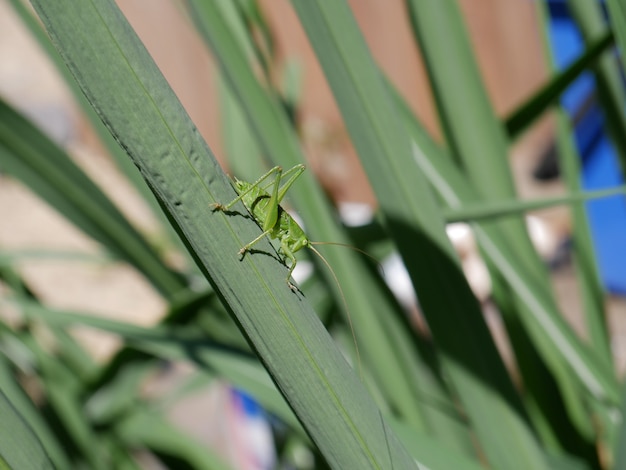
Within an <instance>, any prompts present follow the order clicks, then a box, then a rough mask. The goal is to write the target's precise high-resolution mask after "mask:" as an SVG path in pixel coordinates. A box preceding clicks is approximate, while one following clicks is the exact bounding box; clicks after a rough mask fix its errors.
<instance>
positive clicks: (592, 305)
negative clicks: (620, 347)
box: [537, 2, 619, 367]
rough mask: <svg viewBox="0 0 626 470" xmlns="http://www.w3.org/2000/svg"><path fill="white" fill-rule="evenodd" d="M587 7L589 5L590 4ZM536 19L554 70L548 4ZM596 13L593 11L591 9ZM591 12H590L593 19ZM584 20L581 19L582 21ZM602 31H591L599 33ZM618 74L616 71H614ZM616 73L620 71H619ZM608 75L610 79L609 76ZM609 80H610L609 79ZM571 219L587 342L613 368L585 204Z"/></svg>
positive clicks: (565, 167) (568, 147)
mask: <svg viewBox="0 0 626 470" xmlns="http://www.w3.org/2000/svg"><path fill="white" fill-rule="evenodd" d="M571 3H572V4H573V3H575V4H576V6H575V8H574V10H576V11H577V12H578V13H577V16H580V15H583V16H584V9H586V8H587V7H586V6H584V5H582V3H581V2H571ZM588 6H592V5H591V4H589V5H588ZM537 10H538V16H539V17H540V20H541V21H542V23H543V29H542V32H543V34H542V36H543V37H542V39H543V44H544V49H545V55H546V62H547V63H548V66H549V67H550V68H554V59H553V57H552V51H551V47H550V41H549V35H548V33H549V29H548V28H549V13H548V11H547V5H545V4H543V5H542V6H540V5H539V4H538V7H537ZM594 10H595V9H594ZM594 13H597V12H595V11H594V12H592V13H591V14H592V16H596V15H594ZM582 21H584V20H582V19H581V22H582ZM592 22H593V23H596V24H597V23H600V24H601V25H602V30H603V29H604V28H605V26H604V22H603V21H602V22H597V21H593V20H592ZM600 32H601V31H597V32H594V34H593V35H595V33H598V34H599V33H600ZM591 33H592V31H588V35H589V36H591V35H592V34H591ZM607 61H608V62H610V61H611V58H609V57H604V59H603V61H602V64H603V65H601V66H600V70H598V73H602V71H604V72H606V73H608V74H610V75H612V74H613V73H615V71H616V70H614V69H613V68H614V65H612V64H606V65H604V63H605V62H607ZM617 72H618V71H617ZM618 73H619V72H618ZM610 75H609V76H610ZM611 81H612V80H611ZM556 119H557V136H556V138H557V148H558V150H559V167H560V169H561V175H562V178H563V181H564V182H565V184H566V186H567V188H568V190H569V191H570V192H571V193H579V192H580V191H581V190H582V182H581V177H580V175H581V171H582V166H581V158H580V155H579V154H578V150H577V149H576V145H575V141H574V139H573V137H572V136H573V129H572V125H571V124H570V122H569V119H568V116H567V114H566V113H565V110H564V109H562V108H561V107H557V109H556ZM571 214H572V220H573V252H574V265H575V267H576V275H577V278H578V282H579V286H580V295H581V299H582V302H583V313H584V315H585V319H586V325H587V333H588V335H589V341H590V344H591V345H592V348H593V349H594V350H595V351H597V352H598V354H599V356H600V358H601V359H603V360H604V361H605V362H606V363H607V364H608V365H609V366H611V367H612V364H613V358H612V352H611V344H610V340H609V335H608V331H607V324H606V319H605V315H606V313H605V311H604V289H603V288H602V282H601V279H600V272H599V269H598V265H597V261H596V259H595V254H594V247H593V240H592V239H591V232H590V225H589V219H588V217H587V212H586V210H585V205H584V204H574V205H573V206H572V212H571Z"/></svg>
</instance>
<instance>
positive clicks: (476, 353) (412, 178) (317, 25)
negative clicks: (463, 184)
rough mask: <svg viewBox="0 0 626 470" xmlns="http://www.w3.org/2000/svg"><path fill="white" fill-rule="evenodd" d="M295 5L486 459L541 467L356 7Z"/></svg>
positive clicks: (297, 2) (298, 1) (506, 464)
mask: <svg viewBox="0 0 626 470" xmlns="http://www.w3.org/2000/svg"><path fill="white" fill-rule="evenodd" d="M292 4H293V5H294V7H295V9H296V12H297V13H298V16H299V18H300V21H301V22H302V24H303V26H304V29H305V31H306V33H307V36H308V37H309V40H310V42H311V44H312V46H313V48H314V50H315V52H316V55H317V57H318V60H319V61H320V64H321V66H322V68H323V70H324V72H325V74H326V78H327V79H328V82H329V84H330V87H331V89H332V91H333V94H334V96H335V99H336V101H337V103H338V105H339V108H340V110H341V112H342V115H343V118H344V121H345V123H346V126H347V128H348V131H349V133H350V136H351V138H352V142H353V143H354V146H355V147H356V149H357V151H358V153H359V157H360V159H361V162H362V164H363V167H364V169H365V171H366V173H367V175H368V177H369V180H370V183H371V185H372V188H373V189H374V192H375V193H376V196H377V198H378V203H379V206H380V210H381V213H382V216H383V219H384V223H385V224H386V227H387V229H388V230H389V233H390V234H391V236H392V237H393V239H394V241H395V243H396V245H397V247H398V250H399V252H400V254H401V255H402V258H403V261H404V263H405V265H406V267H407V270H408V271H409V275H410V276H411V280H412V282H413V286H414V288H415V290H416V293H417V296H418V298H419V302H420V306H421V308H422V311H423V313H424V316H425V317H426V320H427V322H428V326H429V328H430V330H431V332H432V334H433V337H434V340H435V342H436V344H437V347H438V351H439V352H440V354H441V358H442V359H441V361H442V367H443V368H444V371H445V373H446V375H447V376H448V377H449V378H450V381H451V383H452V384H453V387H454V389H455V391H456V392H457V393H458V399H459V400H460V402H461V403H462V405H463V407H464V410H465V412H466V413H467V415H468V416H469V421H470V425H471V426H472V429H473V430H475V432H476V435H477V437H478V440H479V441H480V445H481V448H482V450H483V451H484V452H485V455H486V456H487V458H488V460H489V461H490V462H491V463H492V465H494V466H495V467H498V468H513V466H517V468H531V467H532V468H543V467H544V463H543V459H542V456H541V451H540V449H539V447H538V446H537V444H536V442H535V441H534V437H533V436H532V433H531V431H530V429H529V428H528V427H527V422H526V418H525V416H524V412H523V410H522V406H521V402H520V400H519V397H518V396H517V394H516V392H515V390H514V388H513V386H512V384H511V382H510V379H509V377H508V376H507V373H506V371H505V369H504V366H503V364H502V362H501V359H500V357H499V355H498V353H497V351H496V349H495V346H494V344H493V341H492V339H491V337H490V335H489V333H488V331H487V328H486V325H485V323H484V320H483V317H482V312H481V310H480V307H479V305H478V303H477V301H476V299H475V298H474V296H473V294H472V292H471V290H470V288H469V286H468V284H467V281H466V280H465V278H464V276H463V274H462V272H461V268H460V265H459V261H458V259H457V257H456V255H455V254H454V252H453V249H452V246H451V245H450V242H449V240H448V239H447V237H446V235H445V231H444V224H443V219H442V216H441V213H440V211H439V209H438V207H437V205H436V203H435V199H434V195H433V194H432V193H431V189H430V187H429V186H428V182H427V180H426V179H425V178H424V175H423V174H422V173H421V172H420V171H419V169H418V167H417V166H416V165H415V163H414V162H413V160H412V158H411V147H410V139H409V136H408V134H407V133H406V132H405V129H404V127H403V126H402V123H401V121H400V119H399V115H398V113H397V110H396V109H395V108H394V107H393V105H392V103H393V102H392V100H391V95H390V94H389V93H388V90H387V87H386V84H385V83H384V81H383V80H382V79H381V76H380V74H379V72H378V69H377V67H376V65H375V64H374V62H373V61H372V59H371V56H370V55H369V51H368V50H367V47H366V45H365V41H364V40H363V38H362V36H361V34H360V31H359V30H358V28H357V26H356V23H355V21H354V19H353V17H352V15H351V13H350V10H349V8H348V7H347V5H346V3H345V2H339V1H336V2H307V1H301V0H292ZM451 325H454V327H453V328H451ZM487 417H489V418H487ZM491 420H493V421H491ZM495 423H497V428H498V430H497V432H496V431H495V428H494V424H495ZM505 448H506V452H505V451H504V449H505ZM512 462H514V464H512Z"/></svg>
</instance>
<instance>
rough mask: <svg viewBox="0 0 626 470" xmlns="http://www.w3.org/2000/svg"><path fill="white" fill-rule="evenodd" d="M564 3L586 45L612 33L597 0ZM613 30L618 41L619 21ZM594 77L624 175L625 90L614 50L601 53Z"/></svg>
mask: <svg viewBox="0 0 626 470" xmlns="http://www.w3.org/2000/svg"><path fill="white" fill-rule="evenodd" d="M567 4H568V8H569V11H570V12H571V14H572V17H573V18H574V20H575V21H576V24H577V26H578V27H579V29H580V32H581V33H582V36H583V40H584V41H585V44H586V45H589V44H592V43H593V42H594V41H595V40H596V38H598V37H600V36H601V35H603V34H612V32H611V31H609V32H608V33H607V25H606V20H605V14H604V10H603V8H602V5H601V4H600V3H598V2H588V1H585V0H568V2H567ZM608 5H609V13H611V11H612V8H611V2H608ZM622 6H623V2H622ZM611 18H613V17H611ZM616 31H617V38H618V41H619V40H620V34H621V33H620V30H619V24H617V25H616ZM594 77H595V82H596V91H597V95H598V101H599V102H600V105H601V109H602V113H603V114H604V116H605V121H604V125H605V127H606V130H607V132H608V134H609V137H610V138H611V142H612V143H613V145H614V147H615V150H616V151H617V156H618V159H619V161H620V164H621V169H622V175H624V174H625V172H626V113H624V103H625V102H626V92H625V91H624V83H623V79H622V78H623V77H622V76H621V74H620V69H619V64H618V62H617V61H616V58H615V55H614V51H613V50H609V51H607V52H605V53H604V54H603V55H602V57H601V58H600V60H599V61H598V63H597V64H596V66H595V67H594Z"/></svg>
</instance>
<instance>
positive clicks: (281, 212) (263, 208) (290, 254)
mask: <svg viewBox="0 0 626 470" xmlns="http://www.w3.org/2000/svg"><path fill="white" fill-rule="evenodd" d="M304 169H305V167H304V165H296V166H294V167H293V168H291V169H290V170H287V171H286V172H284V173H283V169H282V168H281V167H279V166H275V167H274V168H272V169H271V170H270V171H268V172H267V173H265V174H264V175H263V176H261V177H260V178H259V179H258V180H256V181H255V182H254V183H248V182H246V181H240V180H238V179H236V178H235V179H234V180H233V183H234V186H235V191H237V194H239V196H237V197H236V198H235V199H233V200H232V201H231V202H229V203H228V204H226V205H224V204H220V203H214V204H211V207H212V209H213V211H222V212H226V211H228V210H229V209H230V208H231V207H233V206H234V205H235V204H236V203H237V202H239V201H241V202H243V204H244V206H246V209H248V212H250V214H251V215H252V217H254V220H255V221H256V222H257V223H258V224H259V226H260V227H261V229H262V230H263V233H262V234H261V235H259V236H258V237H256V238H255V239H254V240H252V241H251V242H250V243H247V244H246V245H244V246H243V247H242V248H241V249H240V250H239V254H240V255H245V254H246V252H248V251H250V249H251V248H252V247H253V246H254V245H255V244H256V243H258V242H259V241H261V240H262V239H263V238H264V237H270V238H272V239H278V240H280V248H279V249H278V251H279V253H280V254H282V255H283V256H284V257H285V259H289V261H290V262H291V265H290V266H289V272H288V273H287V285H288V286H289V288H290V289H291V290H292V291H294V292H295V291H297V290H298V288H297V287H296V286H295V285H293V284H292V283H291V274H292V273H293V270H294V269H295V268H296V264H297V263H298V261H297V259H296V256H295V254H294V253H296V252H298V251H300V250H301V249H302V248H304V247H308V248H309V249H311V250H312V251H313V252H314V253H315V254H316V255H317V256H318V257H319V258H320V259H321V260H322V262H323V263H324V264H325V265H326V267H327V268H328V270H329V271H330V273H331V274H332V276H333V278H334V280H335V282H336V283H337V287H338V288H339V291H340V293H341V297H342V299H343V303H344V307H345V309H346V312H347V314H348V323H349V325H350V330H351V331H352V338H353V339H354V345H355V348H356V354H357V360H358V364H359V370H361V359H360V355H359V348H358V345H357V342H356V335H355V333H354V327H353V325H352V319H351V318H350V313H349V310H348V305H347V302H346V298H345V296H344V294H343V290H342V289H341V285H340V284H339V280H338V279H337V275H336V274H335V271H334V270H333V268H332V267H331V266H330V263H328V261H326V259H325V258H324V257H323V256H322V254H321V253H320V252H319V251H317V250H316V249H315V248H314V247H313V245H315V244H330V245H341V246H346V247H348V248H352V249H354V250H357V251H360V252H361V253H364V254H366V255H367V253H365V252H363V251H362V250H359V249H358V248H355V247H352V246H349V245H344V244H342V243H328V242H312V241H311V240H309V238H308V237H307V236H306V234H305V233H304V230H302V227H300V225H298V223H297V222H296V221H295V220H294V219H293V217H291V215H289V213H288V212H287V211H285V209H283V208H282V207H281V205H280V203H281V201H282V200H283V198H284V197H285V194H287V191H288V190H289V188H290V187H291V185H292V184H293V183H294V182H295V181H296V179H297V178H298V177H299V176H300V175H301V174H302V172H303V171H304ZM272 175H275V177H274V180H273V181H270V182H269V183H267V184H266V185H263V182H264V181H265V180H267V179H268V178H269V177H270V176H272ZM285 178H286V179H287V180H286V182H285V183H283V185H282V186H281V182H282V181H283V179H285ZM367 256H369V255H367ZM361 375H362V373H361Z"/></svg>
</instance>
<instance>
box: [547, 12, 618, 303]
mask: <svg viewBox="0 0 626 470" xmlns="http://www.w3.org/2000/svg"><path fill="white" fill-rule="evenodd" d="M550 11H551V15H552V18H551V24H550V40H551V42H552V47H553V51H554V56H555V60H556V63H557V66H558V67H559V68H563V67H566V66H567V65H569V64H570V63H571V62H572V61H573V60H575V59H577V58H578V57H579V56H580V54H581V53H582V52H583V50H584V43H583V40H582V38H581V36H580V34H579V33H578V30H577V28H576V25H575V24H574V23H573V21H572V20H571V18H569V16H567V10H566V8H565V7H564V6H563V2H559V1H554V2H551V10H550ZM594 87H595V82H594V78H593V75H592V74H591V73H589V72H586V73H584V74H583V75H581V77H580V78H579V79H578V80H576V82H574V83H573V84H572V85H571V86H570V87H569V88H568V90H567V91H566V92H565V93H564V95H563V97H562V101H561V102H562V104H563V106H564V108H565V109H566V110H567V112H568V113H569V114H570V116H576V115H577V113H579V110H580V109H582V107H583V106H584V104H585V103H586V102H587V101H588V100H589V98H590V97H593V94H594ZM603 124H604V117H603V115H602V113H601V111H600V109H599V108H598V106H597V104H594V106H593V107H592V108H591V109H589V110H586V112H585V114H584V115H582V116H580V120H578V122H577V123H576V129H575V130H576V143H577V145H578V151H579V152H580V154H581V157H582V159H583V175H582V185H583V188H584V189H585V190H589V191H590V190H598V189H604V188H611V187H615V186H618V185H621V184H623V183H624V181H623V179H622V176H621V170H620V168H619V162H618V159H617V155H616V153H615V151H614V149H613V147H612V144H611V142H610V141H609V138H608V135H607V134H606V131H605V129H604V125H603ZM586 207H587V214H588V218H589V223H590V226H591V235H592V238H593V244H594V249H595V253H596V259H597V261H598V268H599V270H600V275H601V278H602V282H603V283H604V287H605V288H606V289H607V290H608V291H609V292H611V293H615V294H626V244H625V243H624V242H625V241H626V198H625V197H624V196H613V197H610V198H605V199H600V200H595V201H590V202H588V203H587V205H586Z"/></svg>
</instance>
